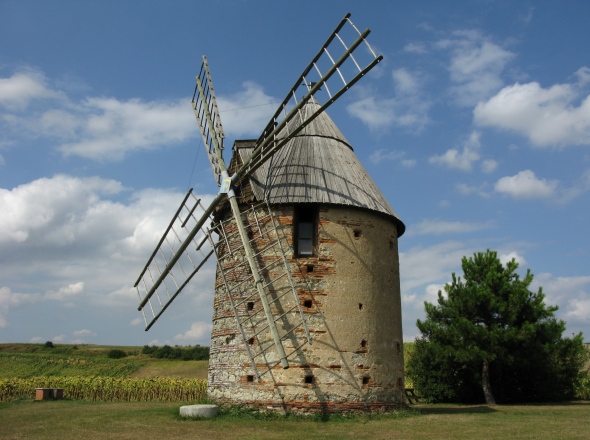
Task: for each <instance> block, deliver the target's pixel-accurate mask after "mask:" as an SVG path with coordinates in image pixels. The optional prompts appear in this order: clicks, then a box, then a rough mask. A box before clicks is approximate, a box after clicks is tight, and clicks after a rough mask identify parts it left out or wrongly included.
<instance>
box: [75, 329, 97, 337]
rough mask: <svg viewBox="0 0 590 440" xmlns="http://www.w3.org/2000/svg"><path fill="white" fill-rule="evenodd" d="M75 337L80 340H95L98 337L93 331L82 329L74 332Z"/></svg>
mask: <svg viewBox="0 0 590 440" xmlns="http://www.w3.org/2000/svg"><path fill="white" fill-rule="evenodd" d="M74 336H76V337H78V338H93V337H95V336H96V333H95V332H93V331H91V330H87V329H82V330H76V331H74Z"/></svg>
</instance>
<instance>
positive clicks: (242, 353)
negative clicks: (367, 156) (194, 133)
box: [135, 14, 405, 411]
mask: <svg viewBox="0 0 590 440" xmlns="http://www.w3.org/2000/svg"><path fill="white" fill-rule="evenodd" d="M369 32H370V31H369V30H368V29H367V30H365V31H364V32H360V31H359V30H358V29H357V27H356V26H355V25H354V24H353V23H352V21H351V20H350V14H347V15H346V16H345V17H344V18H343V19H342V20H341V21H340V23H339V24H338V26H337V27H336V29H335V30H334V31H333V32H332V33H331V35H330V36H329V38H328V39H327V40H326V42H325V43H324V45H323V46H322V47H321V48H320V50H319V51H318V52H317V54H316V55H315V57H314V58H313V59H312V60H311V62H310V63H309V64H308V66H307V67H306V68H305V70H304V71H303V73H302V74H301V75H300V76H299V77H298V79H297V81H296V82H295V84H294V86H293V87H292V88H291V89H290V90H289V92H288V94H287V96H286V98H285V99H284V100H283V101H282V103H281V104H280V105H279V108H278V110H277V111H276V113H275V114H274V115H273V117H272V118H271V120H270V122H269V123H268V124H267V125H266V127H265V128H264V130H263V131H262V133H261V135H260V136H259V138H258V139H255V140H245V141H236V142H235V143H234V146H233V155H232V158H231V160H230V162H229V164H227V163H226V162H225V160H224V157H223V152H224V138H225V135H224V132H223V126H222V123H221V118H220V115H219V109H218V107H217V102H216V98H215V91H214V88H213V82H212V80H211V74H210V70H209V65H208V62H207V59H206V58H205V57H203V64H202V66H201V69H200V72H199V74H198V76H197V77H196V87H195V90H194V94H193V99H192V106H193V110H194V113H195V116H196V119H197V121H198V124H199V128H200V130H201V134H202V137H203V142H204V144H205V148H206V150H207V154H208V158H209V162H210V164H211V167H212V171H213V175H214V178H215V181H216V183H217V185H218V186H219V187H220V189H219V192H218V194H217V195H216V196H215V198H214V199H213V201H212V202H210V203H209V204H208V205H205V204H204V203H203V201H202V200H200V199H198V198H197V197H196V196H195V195H194V194H193V193H192V190H189V191H188V193H187V194H186V196H185V198H184V200H183V201H182V203H181V205H180V207H179V208H178V210H177V212H176V213H175V215H174V216H173V218H172V221H171V222H170V224H169V226H168V228H167V229H166V230H165V232H164V234H163V236H162V238H161V240H160V242H159V243H158V245H157V247H156V249H155V250H154V252H153V253H152V255H151V257H150V258H149V260H148V262H147V264H146V265H145V267H144V269H143V271H142V272H141V274H140V276H139V277H138V279H137V282H136V283H135V288H136V289H137V293H138V295H139V300H140V304H139V310H140V311H142V313H143V316H144V320H145V324H146V330H149V328H150V327H151V326H152V325H153V324H154V323H155V322H156V320H157V319H158V318H159V317H160V316H161V315H162V313H163V312H164V311H165V310H166V309H167V308H168V307H169V306H170V304H171V303H172V302H173V301H174V300H175V298H176V297H177V296H178V295H179V294H180V292H181V291H182V290H183V289H184V288H185V287H186V286H187V284H188V283H189V282H190V281H191V279H193V277H195V276H198V274H199V272H200V271H202V270H203V267H204V265H205V264H206V262H207V261H208V260H209V259H210V258H212V257H214V258H215V260H216V262H217V266H216V267H217V268H216V282H215V299H214V316H213V330H212V336H211V338H212V339H211V358H210V362H209V378H208V394H209V397H210V398H211V399H213V400H216V401H218V402H220V403H227V404H235V403H241V404H247V405H252V406H257V407H262V408H282V409H284V408H291V409H297V410H302V411H308V410H309V411H315V410H319V409H321V410H326V409H327V410H329V411H342V410H352V409H372V408H381V407H396V406H399V405H401V404H403V401H404V397H403V352H402V350H401V344H402V333H401V310H400V294H399V263H398V255H397V238H398V237H399V236H400V235H401V234H403V232H404V229H405V227H404V225H403V223H402V222H401V220H400V219H399V218H398V216H397V214H396V213H395V211H394V210H393V209H392V208H391V206H390V205H389V203H388V202H387V201H386V200H385V198H384V197H383V195H382V194H381V192H380V191H379V190H378V188H377V187H376V185H375V184H374V183H373V181H372V180H371V179H370V177H369V176H368V174H367V173H366V171H365V170H364V168H362V165H360V163H359V162H358V160H357V159H356V157H355V156H354V153H353V151H352V147H351V146H350V145H349V143H348V141H347V140H346V138H345V137H344V136H343V135H342V133H341V132H340V131H339V129H338V128H337V127H336V126H335V124H334V123H333V122H332V121H331V119H330V118H329V117H328V116H327V114H326V113H325V110H326V109H327V108H328V107H329V106H330V105H331V104H332V103H334V102H335V101H336V100H337V99H338V98H339V97H340V96H341V95H342V94H343V93H344V92H346V91H347V90H348V89H349V88H350V87H352V86H353V85H354V84H355V83H356V82H357V81H358V80H359V79H360V78H361V77H363V76H364V75H365V74H366V73H367V72H369V71H370V70H371V69H372V68H373V67H374V66H375V65H377V64H378V63H379V62H380V61H381V59H382V56H380V55H377V54H376V53H375V51H374V50H373V48H371V46H370V45H369V43H368V42H367V36H368V35H369ZM348 242H349V243H348ZM343 252H344V253H343ZM351 256H352V258H349V257H351ZM351 259H352V260H353V263H352V264H354V261H357V263H358V264H356V265H355V266H354V267H350V268H347V269H345V270H343V271H341V272H339V270H340V269H339V267H338V265H339V264H344V263H342V262H343V261H344V260H351ZM347 280H348V281H347ZM355 285H356V287H355ZM353 291H354V292H353ZM326 292H329V293H326ZM343 304H348V306H347V310H342V306H343ZM356 315H359V316H356ZM361 315H362V316H361ZM349 321H350V322H349Z"/></svg>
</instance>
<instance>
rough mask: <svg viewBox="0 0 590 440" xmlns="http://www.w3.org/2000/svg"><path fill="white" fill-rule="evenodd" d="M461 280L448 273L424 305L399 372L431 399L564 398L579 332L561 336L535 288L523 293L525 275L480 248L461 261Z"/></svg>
mask: <svg viewBox="0 0 590 440" xmlns="http://www.w3.org/2000/svg"><path fill="white" fill-rule="evenodd" d="M462 268H463V273H464V275H463V279H461V277H457V276H456V275H455V274H454V273H453V274H452V281H451V283H449V284H447V285H445V288H444V290H445V292H446V295H443V294H442V292H441V291H439V292H438V301H437V304H436V305H435V304H431V303H428V302H425V311H426V319H425V320H424V321H421V320H418V322H417V326H418V329H419V330H420V332H421V333H422V338H421V339H418V340H417V341H416V345H415V349H414V353H413V355H412V357H411V358H410V361H409V364H408V372H407V374H408V375H409V376H410V377H412V379H413V381H414V386H415V388H416V389H417V391H418V392H420V393H421V394H422V395H424V396H425V397H427V398H428V399H429V400H432V401H464V402H467V401H478V400H482V399H485V401H486V403H487V404H490V405H494V404H495V403H496V397H499V398H500V399H501V400H502V401H503V402H514V401H524V400H529V401H538V400H555V399H563V398H571V397H572V396H573V390H574V386H575V384H576V381H577V380H579V379H580V370H581V368H582V366H583V365H584V362H585V358H586V357H587V351H586V350H585V348H584V345H583V340H582V334H581V333H580V334H579V335H578V336H576V337H574V338H573V339H563V338H562V336H561V335H562V333H563V332H564V330H565V323H564V322H563V321H561V320H557V319H556V318H555V316H554V313H555V311H556V310H557V307H556V306H546V305H545V303H544V299H545V295H544V294H543V291H542V288H539V290H538V291H537V292H536V293H534V292H531V291H530V290H529V286H530V284H531V282H532V281H533V275H532V273H531V272H530V270H527V272H526V275H525V276H524V278H522V279H521V278H520V276H519V275H518V274H517V273H516V270H517V268H518V263H516V261H515V260H514V259H513V260H512V261H510V262H508V263H507V264H506V265H505V266H504V265H502V263H501V262H500V260H499V259H498V256H497V253H496V252H494V251H490V250H487V251H486V252H485V253H482V252H480V253H476V254H474V256H473V257H472V258H467V257H463V259H462Z"/></svg>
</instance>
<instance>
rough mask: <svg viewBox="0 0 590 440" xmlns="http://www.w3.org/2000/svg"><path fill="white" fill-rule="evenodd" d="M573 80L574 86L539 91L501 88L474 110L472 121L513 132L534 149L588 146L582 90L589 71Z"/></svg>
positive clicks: (588, 115) (587, 103) (587, 106)
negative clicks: (575, 81) (528, 142)
mask: <svg viewBox="0 0 590 440" xmlns="http://www.w3.org/2000/svg"><path fill="white" fill-rule="evenodd" d="M576 77H577V78H578V83H577V84H556V85H553V86H551V87H548V88H543V87H541V85H540V84H539V83H537V82H531V83H527V84H519V83H517V84H514V85H511V86H508V87H505V88H503V89H502V90H500V91H499V92H498V94H496V95H495V96H493V97H491V98H490V99H489V100H488V101H486V102H481V103H479V104H478V105H477V106H476V107H475V110H474V111H473V116H474V121H475V123H476V124H478V125H479V126H482V127H484V126H485V127H494V128H499V129H503V130H508V131H513V132H516V133H518V134H520V135H522V136H524V137H526V138H527V139H528V140H529V141H530V142H531V144H532V145H533V146H535V147H541V148H543V147H565V146H568V145H590V96H589V95H585V94H584V93H583V90H584V89H583V87H582V86H583V85H585V84H587V82H588V78H590V69H588V68H583V69H580V70H579V71H578V72H577V75H576ZM578 101H580V103H579V104H577V102H578Z"/></svg>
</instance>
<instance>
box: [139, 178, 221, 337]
mask: <svg viewBox="0 0 590 440" xmlns="http://www.w3.org/2000/svg"><path fill="white" fill-rule="evenodd" d="M201 202H202V201H201V199H199V198H197V197H196V196H195V195H194V194H193V192H192V189H190V190H189V191H188V192H187V194H186V196H185V197H184V200H183V201H182V203H181V204H180V207H179V208H178V210H177V211H176V214H175V215H174V217H173V218H172V221H171V222H170V224H169V225H168V227H167V228H166V231H165V232H164V234H163V236H162V238H161V240H160V242H159V243H158V246H157V247H156V249H155V250H154V252H153V253H152V256H151V257H150V259H149V260H148V262H147V264H146V265H145V267H144V269H143V271H142V272H141V274H140V275H139V277H138V279H137V281H136V282H135V285H134V287H135V289H136V290H137V295H138V296H139V302H140V307H139V309H140V310H141V312H142V314H143V319H144V322H145V325H146V331H147V330H149V329H150V327H151V326H152V325H153V324H154V322H155V321H156V320H157V319H158V318H159V317H160V316H161V315H162V313H164V311H165V310H166V309H167V308H168V306H169V305H170V304H171V303H172V301H174V299H176V297H177V296H178V294H180V292H182V290H183V289H184V288H185V287H186V286H187V285H188V283H189V282H190V280H191V279H192V278H193V277H194V276H195V275H196V274H197V273H198V272H199V271H200V270H202V268H203V266H204V265H205V263H206V262H207V260H208V259H209V258H210V257H211V255H213V254H214V250H213V245H212V244H211V240H210V238H209V235H208V234H209V232H208V230H207V229H206V225H204V224H203V225H202V226H198V223H199V221H201V223H203V222H202V220H203V218H205V219H208V220H209V223H210V222H211V220H212V219H211V218H210V217H209V216H208V215H205V216H204V215H203V214H204V213H206V209H205V208H204V206H203V204H202V203H201Z"/></svg>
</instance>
